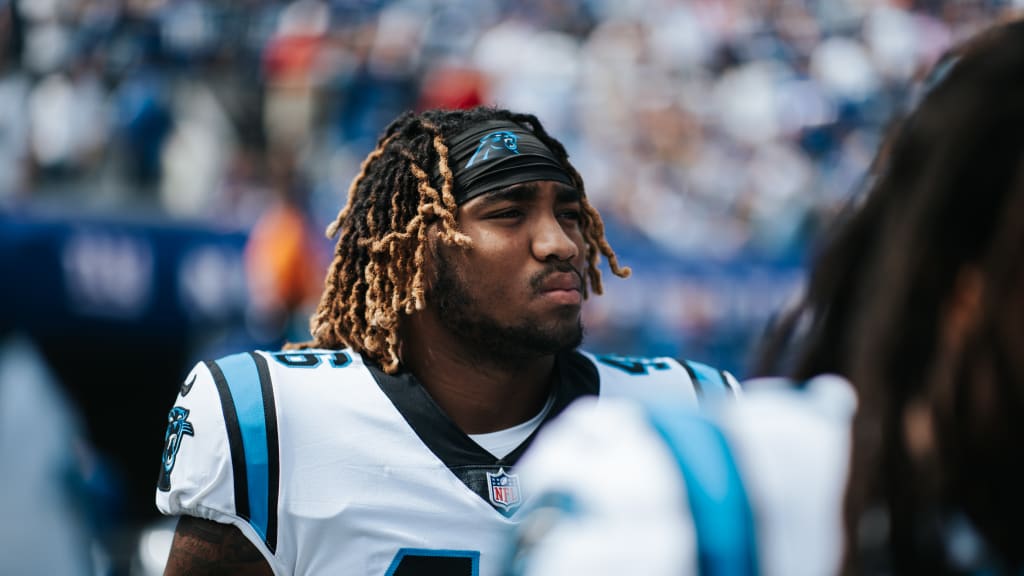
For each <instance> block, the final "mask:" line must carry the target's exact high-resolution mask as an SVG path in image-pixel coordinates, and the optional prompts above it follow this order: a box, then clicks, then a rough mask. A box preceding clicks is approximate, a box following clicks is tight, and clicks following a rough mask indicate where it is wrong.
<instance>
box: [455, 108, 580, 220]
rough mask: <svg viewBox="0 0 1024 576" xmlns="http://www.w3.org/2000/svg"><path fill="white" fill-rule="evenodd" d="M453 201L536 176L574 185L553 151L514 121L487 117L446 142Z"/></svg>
mask: <svg viewBox="0 0 1024 576" xmlns="http://www.w3.org/2000/svg"><path fill="white" fill-rule="evenodd" d="M448 165H449V167H450V168H451V170H452V173H453V174H454V175H455V190H454V194H455V201H456V202H458V203H459V204H464V203H466V202H468V201H469V200H472V199H473V198H476V197H477V196H479V195H481V194H483V193H485V192H490V191H491V190H497V189H499V188H505V187H507V186H511V185H513V184H522V183H523V182H533V181H536V180H554V181H555V182H561V183H563V184H568V185H569V186H575V185H576V183H575V182H573V180H572V177H571V176H569V173H568V172H566V170H565V168H564V167H563V166H562V163H561V162H559V161H558V159H557V158H556V157H555V155H554V153H552V152H551V150H549V149H548V147H547V146H545V145H544V143H543V142H541V141H540V139H539V138H537V137H536V136H535V135H534V134H533V133H532V132H530V131H529V130H527V129H525V128H523V127H522V126H520V125H519V124H516V123H515V122H510V121H507V120H489V121H487V122H481V123H479V124H475V125H474V126H473V127H471V128H469V129H467V130H464V131H463V132H460V133H459V134H457V135H455V137H453V138H452V139H451V141H450V142H449V144H448Z"/></svg>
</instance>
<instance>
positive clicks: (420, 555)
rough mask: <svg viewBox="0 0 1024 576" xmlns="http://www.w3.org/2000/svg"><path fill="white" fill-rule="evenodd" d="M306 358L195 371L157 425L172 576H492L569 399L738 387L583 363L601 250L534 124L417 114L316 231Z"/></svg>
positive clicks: (694, 393)
mask: <svg viewBox="0 0 1024 576" xmlns="http://www.w3.org/2000/svg"><path fill="white" fill-rule="evenodd" d="M327 232H328V236H331V237H333V236H334V235H335V234H339V235H340V236H339V239H338V244H337V248H336V252H335V255H334V260H333V261H332V262H331V265H330V268H329V270H328V272H327V278H326V282H325V284H326V285H325V290H324V292H323V295H322V299H321V301H320V304H319V307H318V308H317V310H316V312H315V313H314V315H313V317H312V319H311V322H310V331H311V334H312V336H313V340H312V341H311V342H307V343H304V344H296V345H290V346H286V349H285V350H282V351H276V352H267V351H255V352H249V353H245V354H237V355H233V356H227V357H225V358H220V359H218V360H215V361H208V362H202V363H199V364H198V365H197V366H196V367H195V368H194V369H193V370H192V372H191V373H190V374H189V375H188V376H187V378H186V380H185V382H184V384H183V385H182V386H181V390H180V393H179V396H178V398H177V399H176V401H175V403H174V406H173V408H172V409H171V411H170V414H169V415H168V429H167V433H166V440H165V449H164V454H163V468H162V471H161V475H160V479H159V483H158V486H157V490H156V502H157V506H158V507H159V509H160V511H161V512H163V513H165V514H168V515H180V516H181V519H180V520H179V521H178V524H177V528H176V532H175V536H174V540H173V543H172V545H171V551H170V558H169V561H168V564H167V566H166V572H165V573H167V574H205V573H213V572H217V573H221V572H232V573H252V574H270V573H274V574H368V575H381V576H383V575H384V574H388V575H392V574H396V575H397V574H481V575H492V574H497V571H498V570H499V568H500V563H501V559H502V555H503V552H504V539H503V537H504V534H505V532H506V531H507V529H508V528H509V526H511V525H512V524H514V523H516V522H517V521H518V511H519V509H520V508H521V505H522V504H523V502H524V500H525V495H528V494H529V493H530V488H529V486H526V485H522V486H521V485H520V482H519V476H518V474H517V472H516V468H515V466H516V463H517V461H518V459H519V456H520V454H522V453H523V451H524V450H525V449H526V447H527V446H528V445H529V444H530V442H531V441H532V439H533V436H534V433H535V432H536V431H537V430H538V429H540V428H541V427H543V426H544V425H545V423H546V422H549V421H550V420H551V419H552V418H554V417H555V416H556V415H558V414H559V413H560V412H561V411H562V410H563V408H565V407H566V406H567V405H568V404H569V403H570V402H572V401H573V400H575V399H577V398H579V397H582V396H590V395H594V396H596V395H600V396H602V397H606V396H615V395H635V396H643V395H651V396H657V397H660V398H666V399H669V398H676V399H677V401H678V402H680V403H684V404H686V403H696V402H697V400H698V396H705V397H706V396H711V395H714V394H716V393H717V394H721V395H723V396H726V395H732V394H734V393H735V392H736V386H737V384H736V382H735V380H734V379H733V378H732V377H731V376H730V375H728V374H726V373H724V372H722V371H719V370H715V369H712V368H710V367H708V366H704V365H702V364H699V363H696V362H685V361H684V362H679V361H676V360H674V359H671V358H653V359H645V358H626V357H621V356H607V355H602V356H597V355H593V354H590V353H586V352H583V351H580V350H578V349H577V347H578V346H579V345H580V343H581V341H582V338H583V327H582V325H581V321H580V311H581V306H582V304H583V300H584V299H585V298H586V297H587V295H588V294H589V293H590V292H591V291H593V292H595V293H600V292H601V290H602V277H601V273H600V270H599V268H598V264H599V260H600V258H601V257H602V256H603V257H604V258H606V259H607V260H608V264H609V266H610V268H611V270H612V272H613V273H615V274H616V275H618V276H622V277H625V276H628V275H629V270H628V269H626V268H623V267H621V266H619V264H618V261H617V260H616V257H615V254H614V252H613V251H612V249H611V247H610V246H609V245H608V242H607V241H606V240H605V238H604V232H603V224H602V221H601V218H600V216H599V215H598V213H597V212H596V211H595V210H594V209H593V208H592V207H591V206H590V204H589V202H588V201H587V197H586V194H585V192H584V185H583V180H582V178H581V177H580V175H579V173H578V172H577V171H576V170H575V168H573V166H572V165H571V164H570V163H569V161H568V157H567V154H566V151H565V149H564V148H563V146H562V144H561V143H559V142H558V141H557V140H555V139H554V138H552V137H551V136H550V135H548V133H547V132H546V131H545V130H544V128H543V126H542V125H541V123H540V122H539V121H538V120H537V118H536V117H534V116H532V115H527V114H517V113H512V112H509V111H506V110H499V109H493V108H474V109H472V110H468V111H439V110H431V111H426V112H423V113H421V114H412V113H407V114H404V115H402V116H401V117H399V118H398V119H396V120H395V121H394V122H392V123H391V125H390V126H388V128H387V129H386V130H385V132H384V134H383V135H382V137H381V138H380V140H379V141H378V145H377V148H376V150H374V151H373V152H371V153H370V154H369V155H368V156H367V158H366V159H365V161H364V162H363V165H362V168H361V171H360V173H359V174H358V175H357V177H356V178H355V179H354V181H353V182H352V185H351V187H350V189H349V195H348V204H347V206H346V207H345V208H344V209H343V210H342V211H341V213H340V214H339V215H338V218H337V220H335V222H334V223H333V224H331V226H329V228H328V231H327Z"/></svg>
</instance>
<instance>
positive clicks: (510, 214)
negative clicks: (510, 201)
mask: <svg viewBox="0 0 1024 576" xmlns="http://www.w3.org/2000/svg"><path fill="white" fill-rule="evenodd" d="M522 215H523V211H522V210H518V209H509V210H502V211H501V212H495V213H494V214H491V215H490V218H493V219H498V220H501V219H509V218H519V217H520V216H522Z"/></svg>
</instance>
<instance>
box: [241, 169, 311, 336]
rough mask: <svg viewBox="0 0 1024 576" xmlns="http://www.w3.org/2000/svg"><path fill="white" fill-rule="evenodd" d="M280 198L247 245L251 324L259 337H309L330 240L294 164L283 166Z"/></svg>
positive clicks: (278, 190) (277, 190)
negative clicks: (318, 226) (324, 239)
mask: <svg viewBox="0 0 1024 576" xmlns="http://www.w3.org/2000/svg"><path fill="white" fill-rule="evenodd" d="M278 180H279V181H278V182H277V184H276V185H275V186H274V193H275V196H274V199H273V200H272V201H271V202H270V204H269V205H268V206H267V207H266V209H265V210H264V212H263V214H261V215H260V217H259V220H258V221H257V222H256V225H255V226H254V227H253V229H252V232H251V233H250V235H249V240H248V243H247V244H246V247H245V271H246V278H247V280H248V285H249V301H250V304H251V309H250V312H249V324H250V329H251V331H253V332H254V333H255V334H256V335H257V339H258V340H261V341H266V342H276V343H278V344H283V343H284V341H286V340H287V341H302V340H303V339H308V338H309V334H308V327H306V326H305V325H303V322H304V320H305V319H306V318H309V315H310V312H311V311H312V310H313V309H314V308H315V307H316V304H317V302H319V299H320V292H321V290H322V289H323V282H322V280H323V278H322V271H323V269H324V267H325V266H326V263H327V254H326V252H325V248H326V245H325V244H324V243H321V242H317V241H316V240H315V239H314V238H316V237H320V236H321V235H320V234H319V231H314V230H313V228H312V226H311V219H310V218H309V216H308V209H307V204H306V198H305V197H306V195H307V193H308V190H307V189H306V187H305V184H304V182H303V180H302V178H301V175H299V174H297V173H296V172H295V170H294V168H293V167H291V166H288V165H283V166H281V167H280V168H279V172H278Z"/></svg>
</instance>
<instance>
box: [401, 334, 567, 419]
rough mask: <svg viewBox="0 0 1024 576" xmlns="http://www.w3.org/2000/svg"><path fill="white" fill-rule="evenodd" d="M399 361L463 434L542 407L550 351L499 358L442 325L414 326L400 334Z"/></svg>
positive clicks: (550, 369) (549, 384)
mask: <svg viewBox="0 0 1024 576" xmlns="http://www.w3.org/2000/svg"><path fill="white" fill-rule="evenodd" d="M402 356H403V358H402V363H403V365H404V366H405V368H406V369H407V370H409V371H410V372H412V374H414V375H415V376H416V378H417V379H418V380H419V381H420V383H421V384H422V385H423V387H424V388H425V389H426V390H427V392H428V393H429V394H430V396H431V398H433V399H434V401H435V402H437V404H438V406H440V407H441V409H442V410H444V411H445V413H446V414H447V415H448V417H449V418H451V419H452V421H453V422H455V424H456V425H457V426H458V427H459V428H460V429H461V430H462V431H463V432H465V433H467V434H482V433H486V432H494V431H496V430H503V429H505V428H509V427H511V426H515V425H516V424H520V423H522V422H525V421H527V420H529V419H530V418H532V417H533V416H535V415H536V414H537V413H538V412H540V410H541V409H542V408H543V407H544V402H545V401H546V400H547V398H548V396H549V395H550V393H551V389H552V383H553V382H554V380H555V375H554V369H555V356H554V355H550V356H540V357H532V358H517V359H511V358H501V357H497V356H495V355H487V354H483V353H481V351H479V350H474V349H472V348H471V347H469V346H466V345H465V343H462V342H460V341H459V340H458V338H456V337H454V336H453V335H452V334H450V333H449V332H447V331H445V330H432V329H430V327H429V326H423V325H417V326H416V328H415V329H414V330H410V331H409V333H408V334H407V336H406V338H405V339H404V346H403V355H402Z"/></svg>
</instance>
